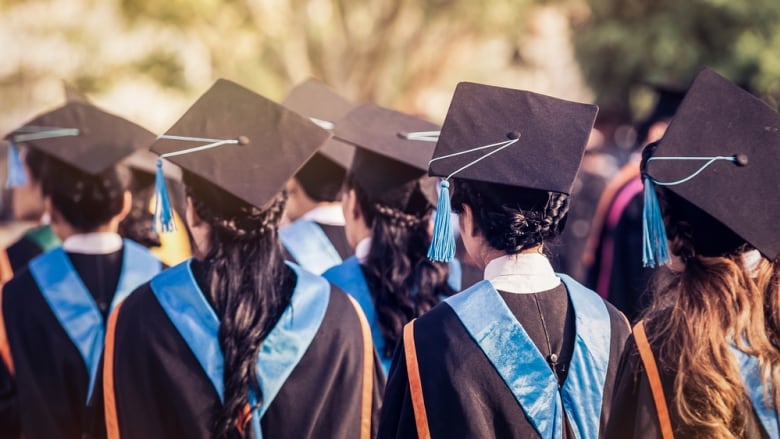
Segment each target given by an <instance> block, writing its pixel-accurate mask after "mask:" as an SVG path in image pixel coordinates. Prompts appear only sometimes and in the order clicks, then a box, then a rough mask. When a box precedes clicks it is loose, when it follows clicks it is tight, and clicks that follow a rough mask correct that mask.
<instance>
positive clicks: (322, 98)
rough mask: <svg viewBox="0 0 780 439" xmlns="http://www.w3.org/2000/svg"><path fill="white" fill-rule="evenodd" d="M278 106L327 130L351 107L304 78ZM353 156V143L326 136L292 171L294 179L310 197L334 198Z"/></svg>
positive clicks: (317, 84)
mask: <svg viewBox="0 0 780 439" xmlns="http://www.w3.org/2000/svg"><path fill="white" fill-rule="evenodd" d="M282 105H284V106H285V107H287V108H289V109H291V110H293V111H295V112H297V113H298V114H300V115H302V116H305V117H308V118H309V119H310V120H311V121H312V122H314V123H316V124H317V125H319V126H320V127H322V128H323V129H326V130H328V131H331V132H332V131H333V129H334V128H335V126H336V121H338V120H340V119H341V118H343V117H344V116H345V115H346V114H347V113H349V111H350V110H352V109H353V108H354V107H355V106H354V105H353V104H352V103H351V102H349V101H348V100H346V99H345V98H343V97H341V96H340V95H339V94H338V93H336V92H335V91H334V90H333V89H331V88H330V87H328V86H326V85H325V84H323V83H321V82H319V81H317V80H315V79H308V80H306V81H305V82H303V83H301V84H299V85H298V86H296V87H295V88H293V90H292V91H291V92H290V94H289V95H288V96H287V98H286V99H285V100H284V101H283V102H282ZM354 155H355V147H354V146H352V145H349V144H347V143H344V142H341V141H339V140H337V139H334V138H330V139H328V140H326V141H325V143H324V144H323V145H322V147H321V148H320V149H319V151H317V153H316V154H314V156H313V157H312V158H311V159H309V161H308V162H306V164H305V165H304V166H303V167H302V168H301V169H300V170H299V171H298V173H296V174H295V178H296V180H298V182H299V183H300V185H301V186H302V187H303V189H304V191H305V192H306V194H308V195H309V196H310V197H311V198H313V199H314V200H316V201H336V200H338V197H339V194H340V193H341V188H342V185H343V183H344V177H345V176H346V173H347V170H349V166H350V164H351V163H352V157H353V156H354Z"/></svg>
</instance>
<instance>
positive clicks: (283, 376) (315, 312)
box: [151, 260, 330, 439]
mask: <svg viewBox="0 0 780 439" xmlns="http://www.w3.org/2000/svg"><path fill="white" fill-rule="evenodd" d="M191 262H192V260H188V261H185V262H182V263H181V264H179V265H177V266H175V267H173V268H171V269H169V270H166V271H164V272H163V273H161V274H160V275H158V276H157V277H155V278H154V279H152V282H151V287H152V291H153V292H154V294H155V296H156V297H157V301H158V302H160V305H161V306H162V308H163V309H164V310H165V313H166V314H167V315H168V317H169V318H170V319H171V322H172V323H173V325H174V326H175V327H176V330H177V331H178V332H179V334H180V335H181V336H182V338H183V339H184V341H185V342H186V343H187V346H189V348H190V350H191V351H192V353H193V354H195V358H196V359H197V360H198V363H199V364H200V366H201V367H202V368H203V371H204V373H205V374H206V376H207V377H208V378H209V381H211V384H212V385H213V386H214V389H215V390H216V391H217V394H218V395H219V399H220V401H223V400H224V395H225V387H224V375H223V374H224V359H223V358H222V349H221V348H220V346H219V337H218V334H219V325H220V323H219V318H218V317H217V315H216V313H215V312H214V309H213V308H212V307H211V305H210V304H209V302H208V301H207V300H206V296H205V295H204V293H203V292H202V291H201V289H200V287H199V286H198V283H197V282H196V281H195V278H194V277H193V275H192V269H191V265H190V264H191ZM287 265H288V266H289V267H290V268H292V269H293V271H295V274H296V275H297V277H298V282H297V284H296V286H295V291H293V294H292V297H291V299H290V306H288V307H287V309H285V310H284V312H283V313H282V316H281V317H280V318H279V321H278V322H277V323H276V326H274V328H273V329H272V330H271V332H270V333H269V334H268V336H267V337H266V338H265V340H263V344H262V346H261V348H260V354H259V355H258V358H257V378H258V380H259V382H260V390H261V391H262V393H263V404H262V406H260V407H259V408H258V409H257V413H256V415H255V416H252V418H251V424H252V430H253V431H254V434H255V438H256V439H261V438H262V437H263V433H262V430H261V428H260V420H261V418H262V417H263V415H264V414H265V412H266V410H267V409H268V407H269V406H270V405H271V403H272V402H273V400H274V398H276V395H277V394H278V393H279V390H280V389H281V388H282V385H283V384H284V382H285V381H286V380H287V378H288V377H289V376H290V374H291V373H292V371H293V369H295V366H297V365H298V362H299V361H300V360H301V358H303V355H304V353H306V350H307V349H308V348H309V345H310V344H311V342H312V340H313V339H314V336H315V335H316V334H317V331H318V330H319V328H320V324H321V323H322V320H323V318H324V317H325V311H326V310H327V308H328V303H329V302H330V285H329V284H328V283H327V282H326V281H325V279H322V278H321V277H319V276H315V275H313V274H311V273H309V272H307V271H305V270H303V269H301V268H300V267H298V266H297V265H295V264H292V263H287ZM250 402H254V397H250Z"/></svg>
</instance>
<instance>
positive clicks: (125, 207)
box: [117, 191, 133, 221]
mask: <svg viewBox="0 0 780 439" xmlns="http://www.w3.org/2000/svg"><path fill="white" fill-rule="evenodd" d="M132 209H133V194H132V193H131V192H130V191H125V192H124V193H123V194H122V210H121V211H119V215H117V217H118V218H119V220H120V221H121V220H123V219H125V217H127V215H129V214H130V210H132Z"/></svg>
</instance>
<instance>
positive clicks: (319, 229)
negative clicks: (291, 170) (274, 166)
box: [279, 79, 355, 274]
mask: <svg viewBox="0 0 780 439" xmlns="http://www.w3.org/2000/svg"><path fill="white" fill-rule="evenodd" d="M282 105H284V106H285V107H287V108H289V109H291V110H293V111H295V112H296V113H298V114H300V115H302V116H304V117H307V118H309V119H310V120H311V121H312V122H314V123H315V124H317V125H318V126H320V127H321V128H323V129H326V130H329V131H333V130H334V129H335V127H336V124H337V123H338V121H339V120H341V118H342V117H344V116H345V115H346V114H347V113H348V112H349V111H350V110H351V109H352V108H354V106H353V105H352V104H351V103H350V102H349V101H347V100H346V99H344V98H343V97H341V96H339V95H338V94H337V93H336V92H335V91H333V90H331V89H330V88H329V87H327V86H326V85H324V84H322V83H321V82H319V81H317V80H314V79H309V80H307V81H305V82H303V83H302V84H300V85H298V86H297V87H295V88H294V89H293V90H292V91H291V92H290V94H289V95H288V96H287V98H286V99H285V100H284V102H282ZM354 154H355V148H354V147H353V146H352V145H348V144H346V143H344V142H341V141H339V140H337V139H334V138H331V139H328V140H326V141H325V144H324V145H323V146H322V148H320V150H319V151H317V153H315V154H314V156H313V157H312V158H311V159H309V160H308V161H307V162H306V164H305V165H303V168H301V169H300V170H299V171H298V172H297V173H296V174H295V176H294V177H293V178H291V179H290V180H289V181H288V182H287V185H286V186H285V189H286V192H287V208H286V209H285V216H286V217H287V220H288V221H289V223H288V224H286V225H284V226H283V227H282V228H281V229H280V230H279V238H280V240H281V241H282V245H283V246H284V249H285V251H286V253H287V259H288V260H291V261H293V262H295V263H296V264H298V265H300V266H301V267H303V268H305V269H307V270H309V271H311V272H312V273H315V274H322V273H323V272H325V270H327V269H328V268H330V267H333V266H335V265H338V264H340V263H341V262H342V261H343V260H344V259H347V258H348V257H350V256H352V248H351V247H350V245H349V243H348V242H347V236H346V234H345V233H344V214H343V213H342V211H341V189H342V187H343V185H344V177H345V176H346V173H347V169H349V166H350V164H351V163H352V156H353V155H354Z"/></svg>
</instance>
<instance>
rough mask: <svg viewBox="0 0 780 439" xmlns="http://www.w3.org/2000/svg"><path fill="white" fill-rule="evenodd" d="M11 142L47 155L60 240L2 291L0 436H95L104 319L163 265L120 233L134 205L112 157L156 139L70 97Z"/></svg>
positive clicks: (49, 199)
mask: <svg viewBox="0 0 780 439" xmlns="http://www.w3.org/2000/svg"><path fill="white" fill-rule="evenodd" d="M9 138H10V139H11V140H12V141H13V142H14V143H15V144H19V145H22V144H23V145H25V146H26V148H27V151H28V155H27V158H28V159H29V158H30V157H31V156H33V157H35V156H36V154H38V152H40V153H43V154H45V155H46V166H45V176H44V177H43V181H42V187H41V190H42V193H43V197H44V200H45V205H46V210H47V211H48V212H49V213H50V215H51V225H52V229H53V230H54V231H55V233H56V235H57V236H58V237H59V238H60V239H61V241H62V245H61V246H58V247H55V248H54V249H52V250H50V251H48V252H46V253H43V254H41V255H39V256H37V257H35V258H34V259H32V260H31V261H30V262H29V264H28V265H27V267H26V268H23V269H22V270H20V271H19V272H17V273H15V275H14V277H13V279H11V280H9V281H8V282H7V283H6V284H5V285H4V286H3V289H2V294H0V311H1V312H0V356H2V360H3V361H2V365H0V432H2V433H3V435H7V436H8V437H25V438H53V437H57V438H73V439H77V438H102V437H105V423H104V420H103V400H102V396H103V392H102V390H101V387H102V386H101V384H102V381H101V380H99V379H98V375H99V373H98V371H99V370H100V368H101V358H102V353H103V340H104V335H105V321H106V319H107V317H108V315H109V313H110V312H111V310H112V309H114V308H115V307H116V306H117V304H118V303H120V302H121V301H122V300H123V299H124V298H125V297H127V295H128V294H130V292H131V291H132V290H133V289H135V288H136V287H137V286H138V285H140V284H141V283H143V282H144V281H146V280H148V279H150V278H151V277H152V276H153V275H155V274H156V273H158V272H159V271H160V269H161V267H162V264H161V263H160V261H159V260H158V259H157V258H155V257H154V256H153V255H152V254H151V253H149V252H148V251H147V250H146V248H144V247H143V246H141V245H140V244H137V243H135V242H132V241H130V240H126V239H122V238H121V237H120V235H119V234H118V229H119V223H120V222H121V221H122V219H123V218H124V217H125V216H126V215H127V213H128V212H129V211H130V205H131V203H132V196H131V194H130V192H129V191H128V190H127V188H128V183H129V182H128V179H129V175H128V172H127V169H126V168H124V167H123V166H122V165H121V164H120V162H121V161H122V160H123V159H125V158H126V157H127V156H128V155H130V154H132V153H133V152H134V151H135V150H136V149H139V148H144V147H148V145H149V144H151V142H152V141H153V140H154V138H155V136H154V135H153V134H152V133H150V132H149V131H147V130H145V129H143V128H141V127H140V126H138V125H135V124H133V123H132V122H129V121H127V120H125V119H122V118H120V117H117V116H114V115H111V114H109V113H106V112H104V111H102V110H100V109H98V108H97V107H94V106H92V105H90V104H88V103H84V102H69V103H67V104H66V105H65V106H63V107H60V108H58V109H56V110H53V111H51V112H48V113H45V114H43V115H40V116H38V117H36V118H35V119H33V120H32V121H30V122H28V123H27V124H25V125H24V126H22V127H20V128H18V129H16V130H14V132H12V133H11V134H10V136H9ZM33 151H37V152H35V153H33Z"/></svg>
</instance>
